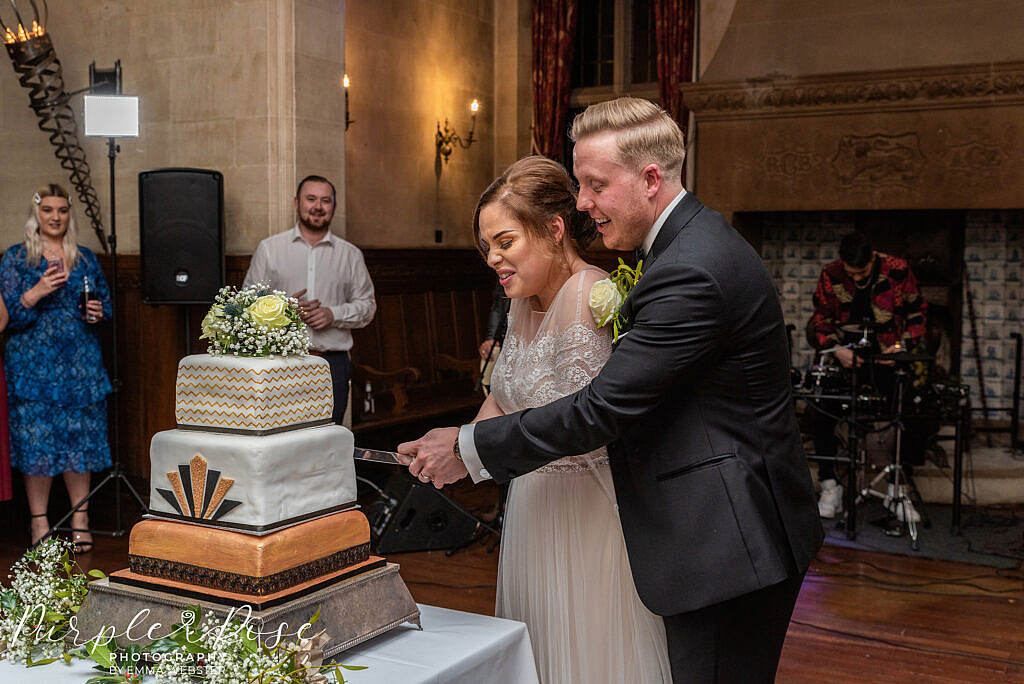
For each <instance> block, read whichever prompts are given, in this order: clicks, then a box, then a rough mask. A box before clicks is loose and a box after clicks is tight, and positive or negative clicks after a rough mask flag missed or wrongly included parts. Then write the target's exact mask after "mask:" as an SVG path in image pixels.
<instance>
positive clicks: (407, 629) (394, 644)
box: [0, 605, 537, 684]
mask: <svg viewBox="0 0 1024 684" xmlns="http://www.w3.org/2000/svg"><path fill="white" fill-rule="evenodd" d="M420 613H421V616H420V618H421V621H422V623H423V630H422V631H420V630H418V629H416V628H415V627H412V626H410V625H402V626H401V627H399V628H397V629H394V630H391V631H390V632H388V633H386V634H382V635H380V636H379V637H377V638H375V639H371V640H370V641H367V642H366V643H364V644H362V645H360V646H357V647H355V648H351V649H349V650H347V651H345V652H343V653H340V654H339V655H338V657H337V662H339V663H344V664H345V665H363V666H366V667H367V669H366V670H356V671H351V670H342V672H343V673H344V675H345V681H347V682H351V683H352V684H376V683H378V682H379V683H385V682H386V683H388V684H392V683H394V682H402V683H403V684H420V683H422V684H428V683H429V684H441V683H442V682H443V683H445V684H447V683H449V682H451V683H458V682H465V683H466V684H481V683H484V682H495V683H501V684H504V683H505V682H508V683H510V684H535V683H536V682H537V667H536V665H535V664H534V662H533V651H532V650H531V649H530V635H529V634H528V633H527V631H526V625H524V624H523V623H522V622H515V621H514V620H502V619H499V618H494V617H487V616H485V615H476V614H474V613H463V612H460V611H457V610H448V609H447V608H437V607H436V606H423V605H421V606H420ZM91 664H94V663H92V662H91V661H83V660H76V661H73V662H72V665H71V666H70V667H69V666H66V665H64V664H62V663H54V664H51V665H45V666H42V667H33V668H30V669H26V668H25V667H24V666H21V665H14V664H11V663H7V662H0V682H5V683H6V682H33V683H34V684H70V683H72V682H76V683H77V684H82V682H85V680H86V679H88V678H89V677H92V676H96V675H97V674H99V673H98V672H96V671H95V670H93V669H92V668H91V667H90V665H91ZM328 676H330V675H328ZM146 681H153V679H152V678H147V680H146ZM332 681H333V678H332Z"/></svg>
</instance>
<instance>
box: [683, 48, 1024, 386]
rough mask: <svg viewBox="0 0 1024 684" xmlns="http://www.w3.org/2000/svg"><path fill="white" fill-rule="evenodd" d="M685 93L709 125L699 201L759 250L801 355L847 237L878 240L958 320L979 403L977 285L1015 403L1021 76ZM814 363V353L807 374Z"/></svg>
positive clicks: (986, 356)
mask: <svg viewBox="0 0 1024 684" xmlns="http://www.w3.org/2000/svg"><path fill="white" fill-rule="evenodd" d="M684 93H685V98H686V102H687V105H688V106H689V107H690V108H691V110H692V111H693V112H694V116H695V121H696V129H695V142H696V159H695V178H696V182H695V183H694V190H695V192H696V193H697V195H698V196H699V197H700V198H701V200H702V201H703V202H704V203H705V204H707V205H708V206H710V207H712V208H713V209H716V210H718V211H721V212H722V213H723V214H725V215H726V217H727V218H728V219H729V220H731V221H733V222H734V225H736V226H737V228H738V229H740V230H741V231H742V232H743V233H744V234H745V235H746V237H747V238H748V239H749V240H750V241H751V243H753V244H754V245H755V247H757V248H758V249H759V250H761V253H762V256H764V257H765V260H766V262H767V263H768V265H769V268H770V269H772V271H773V274H774V275H775V278H776V283H777V286H778V287H779V291H780V296H781V297H782V300H783V306H784V308H785V310H786V315H787V322H790V323H792V324H794V325H795V326H796V328H797V331H798V334H797V339H798V341H802V340H801V338H802V334H800V333H802V331H803V328H804V324H805V323H806V320H807V318H808V317H809V315H810V295H811V293H813V287H814V282H816V279H817V275H818V273H819V271H820V269H821V267H822V266H823V265H824V264H825V263H826V262H827V261H829V260H831V259H833V258H835V249H836V244H837V240H838V236H839V235H841V234H842V233H843V232H846V231H847V230H849V229H852V228H854V227H859V228H865V229H867V230H868V232H870V233H872V234H873V235H874V236H875V238H876V242H877V243H878V245H879V247H880V248H881V249H885V250H889V251H892V252H893V253H896V254H899V255H901V256H908V257H910V259H911V264H912V267H913V268H914V270H915V272H918V275H919V277H920V279H921V280H922V282H923V284H924V285H925V286H926V287H925V290H924V293H925V297H926V298H927V299H929V300H930V301H931V302H932V303H933V304H934V305H936V307H935V308H936V310H937V311H938V310H940V309H941V308H946V309H947V310H948V317H949V321H948V324H947V333H949V334H950V338H951V343H950V348H951V355H952V357H953V358H952V359H951V363H950V365H951V366H952V368H951V370H953V371H954V372H957V371H958V372H959V374H960V375H962V377H963V378H964V380H965V382H967V383H968V384H971V385H972V392H975V393H976V392H977V391H978V377H977V376H978V373H977V367H978V364H977V363H976V362H975V360H974V355H975V349H976V345H975V342H974V340H973V338H972V337H971V330H972V327H971V324H970V321H969V317H968V307H967V305H966V303H965V302H966V295H967V290H965V289H964V288H965V284H966V287H967V288H969V291H970V295H971V296H972V298H973V300H974V305H975V312H976V317H975V329H976V330H977V333H978V338H979V340H978V344H977V349H978V351H980V355H981V357H982V361H983V363H982V364H981V367H982V374H983V376H984V378H985V386H986V392H985V394H986V395H987V399H988V400H989V403H990V404H992V405H1005V404H1007V403H1009V400H1010V395H1011V394H1012V385H1011V379H1012V373H1013V368H1012V343H1011V342H1010V341H1009V340H1008V339H1007V338H1008V335H1009V333H1010V332H1015V331H1019V330H1020V321H1021V319H1022V318H1024V309H1022V300H1024V286H1022V282H1021V259H1022V254H1024V229H1022V215H1024V212H1022V211H1021V208H1022V207H1024V164H1022V162H1021V160H1024V63H1004V64H985V65H969V66H960V67H943V68H929V69H913V70H899V71H879V72H869V73H847V74H830V75H824V76H817V77H803V78H795V79H790V78H780V79H771V80H753V81H740V82H728V83H708V82H704V83H695V84H686V85H685V86H684ZM929 221H930V222H931V225H934V233H933V234H929V232H928V231H929V230H930V229H929V227H928V226H929ZM901 239H902V240H903V241H902V242H901ZM936 264H943V267H942V268H941V269H938V270H936V269H935V268H932V270H931V271H929V268H931V267H933V266H935V265H936ZM965 274H966V275H967V276H968V277H967V278H966V279H965V278H964V277H963V276H964V275H965ZM809 354H810V349H809V347H807V346H806V342H803V345H802V346H801V347H798V353H797V359H796V361H797V363H798V364H800V363H806V362H807V361H808V359H809Z"/></svg>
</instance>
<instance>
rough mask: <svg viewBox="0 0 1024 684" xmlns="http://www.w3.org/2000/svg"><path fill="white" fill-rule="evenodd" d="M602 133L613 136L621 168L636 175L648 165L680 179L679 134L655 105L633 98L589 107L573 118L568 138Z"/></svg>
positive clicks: (683, 152) (683, 153)
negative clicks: (655, 165) (626, 168)
mask: <svg viewBox="0 0 1024 684" xmlns="http://www.w3.org/2000/svg"><path fill="white" fill-rule="evenodd" d="M604 132H612V133H614V134H615V143H616V147H617V148H618V150H619V160H618V161H619V162H620V163H621V164H622V165H623V166H626V167H628V168H631V169H633V170H634V171H636V172H638V173H639V172H640V170H641V169H643V168H644V167H645V166H647V165H648V164H657V165H658V168H660V169H661V173H662V175H663V176H664V177H665V178H667V179H669V180H675V181H679V180H682V175H683V160H684V159H685V158H686V143H685V142H684V141H683V132H682V131H681V130H679V125H678V124H676V122H675V121H674V120H673V119H672V117H671V116H669V115H668V112H666V111H665V110H664V109H662V108H661V107H659V106H658V105H656V104H654V103H653V102H650V101H649V100H642V99H640V98H636V97H620V98H618V99H616V100H608V101H607V102H599V103H597V104H593V105H590V106H589V107H587V108H586V109H585V110H583V111H582V112H581V113H579V114H577V115H576V118H575V119H573V122H572V130H571V131H570V132H569V137H570V138H572V140H573V142H579V141H580V140H582V139H583V138H585V137H587V136H589V135H596V134H598V133H604Z"/></svg>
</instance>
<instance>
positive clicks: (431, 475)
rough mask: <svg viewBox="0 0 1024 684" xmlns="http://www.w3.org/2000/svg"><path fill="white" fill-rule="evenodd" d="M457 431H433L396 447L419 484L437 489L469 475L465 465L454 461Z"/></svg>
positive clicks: (439, 429) (438, 429)
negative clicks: (425, 483) (406, 458)
mask: <svg viewBox="0 0 1024 684" xmlns="http://www.w3.org/2000/svg"><path fill="white" fill-rule="evenodd" d="M458 438H459V428H435V429H433V430H431V431H430V432H428V433H427V434H425V435H423V436H422V437H420V438H419V439H417V440H416V441H415V442H404V443H402V444H399V445H398V453H400V454H404V455H406V456H408V457H409V462H408V463H407V465H408V466H409V473H410V474H411V475H412V476H413V477H415V478H418V479H419V480H420V482H431V483H433V485H434V486H435V487H436V488H437V489H441V487H443V486H445V485H446V484H451V483H453V482H458V481H459V480H461V479H462V478H464V477H466V475H468V474H469V471H467V470H466V466H465V464H463V462H462V461H461V460H459V459H457V458H455V453H454V447H455V442H456V440H458Z"/></svg>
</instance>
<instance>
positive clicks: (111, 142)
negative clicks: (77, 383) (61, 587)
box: [42, 137, 149, 539]
mask: <svg viewBox="0 0 1024 684" xmlns="http://www.w3.org/2000/svg"><path fill="white" fill-rule="evenodd" d="M120 151H121V146H120V145H118V144H117V138H113V137H111V138H107V158H108V159H109V160H110V235H108V236H107V244H108V245H109V246H110V268H111V271H112V272H111V277H110V283H108V285H107V286H108V288H109V289H110V313H111V316H110V325H111V328H110V342H111V344H110V350H111V357H112V358H111V361H112V363H111V376H112V377H111V378H110V385H111V388H112V391H111V395H112V399H113V404H114V410H113V411H111V420H110V430H109V434H110V455H111V458H112V460H113V464H112V466H111V468H110V472H108V473H107V474H106V476H105V477H104V478H103V479H102V480H100V482H99V484H98V485H96V486H95V487H93V488H92V491H90V492H89V493H88V494H86V495H85V498H84V499H82V500H81V501H79V502H78V503H77V504H76V505H75V506H74V507H73V508H72V509H71V510H70V511H69V512H68V514H67V515H65V516H64V517H63V518H61V519H60V520H58V521H57V522H56V523H55V524H54V525H53V527H51V528H50V531H49V532H47V534H46V536H49V535H50V534H51V533H53V532H54V531H59V532H72V533H74V530H72V529H71V528H70V527H62V525H63V524H64V523H65V522H66V521H68V520H70V519H71V516H72V515H74V514H75V513H77V512H78V509H80V508H81V507H82V506H84V505H86V504H88V503H89V502H90V501H91V500H92V498H93V497H94V496H96V494H98V493H99V492H100V490H102V489H103V488H104V487H105V486H106V484H107V483H108V482H113V483H114V508H115V517H114V529H113V530H97V529H94V528H92V527H89V528H87V530H85V531H88V532H89V534H93V535H96V534H103V535H109V536H111V537H120V536H123V535H124V533H125V532H127V531H128V528H127V527H126V526H125V524H124V522H123V521H122V519H121V485H124V486H125V487H126V488H127V489H128V493H129V494H131V495H132V497H133V498H134V499H135V503H137V504H138V505H139V510H141V511H142V513H143V515H145V514H146V513H149V508H148V507H147V506H146V504H145V503H144V502H143V500H142V497H141V496H139V493H138V492H137V491H136V490H135V487H133V486H132V483H131V480H129V479H128V475H127V473H126V472H125V470H124V468H123V467H122V466H121V444H120V434H121V431H120V424H119V423H120V421H119V417H118V409H119V408H120V401H119V398H120V396H121V378H120V373H119V371H118V355H117V322H118V320H117V212H116V208H117V205H116V203H115V198H116V197H115V188H116V185H117V183H116V182H115V181H116V178H117V176H116V175H115V173H114V166H115V161H116V160H117V153H118V152H120ZM93 510H95V509H93ZM78 531H79V532H81V531H83V530H78ZM46 536H44V537H42V538H43V539H45V538H46Z"/></svg>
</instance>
